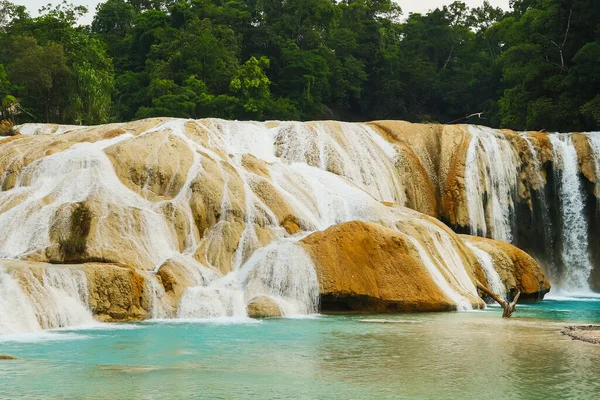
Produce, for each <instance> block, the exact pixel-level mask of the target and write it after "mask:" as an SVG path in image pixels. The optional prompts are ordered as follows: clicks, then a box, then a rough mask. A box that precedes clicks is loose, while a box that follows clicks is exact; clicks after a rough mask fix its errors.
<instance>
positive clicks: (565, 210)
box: [550, 134, 593, 291]
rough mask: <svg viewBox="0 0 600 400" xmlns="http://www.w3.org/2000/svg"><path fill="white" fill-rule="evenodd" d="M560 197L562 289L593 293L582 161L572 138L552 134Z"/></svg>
mask: <svg viewBox="0 0 600 400" xmlns="http://www.w3.org/2000/svg"><path fill="white" fill-rule="evenodd" d="M550 141H551V143H552V153H553V157H554V163H555V173H556V181H557V183H558V193H559V197H560V214H561V220H562V243H561V249H562V250H561V258H562V262H563V264H564V266H565V272H564V276H563V277H562V281H561V282H560V287H561V289H565V290H571V291H577V290H589V285H588V278H589V276H590V272H591V271H592V268H593V267H592V264H591V262H590V258H589V253H588V228H587V221H586V218H585V215H584V202H583V199H584V195H583V192H582V187H581V183H580V181H579V161H578V159H577V151H576V150H575V147H574V146H573V143H572V141H571V136H570V135H564V134H553V135H550Z"/></svg>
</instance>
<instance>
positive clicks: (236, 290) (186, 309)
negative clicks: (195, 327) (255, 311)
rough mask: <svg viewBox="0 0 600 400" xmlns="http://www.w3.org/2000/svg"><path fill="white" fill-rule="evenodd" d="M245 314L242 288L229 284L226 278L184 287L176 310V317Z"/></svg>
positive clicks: (193, 317) (213, 316)
mask: <svg viewBox="0 0 600 400" xmlns="http://www.w3.org/2000/svg"><path fill="white" fill-rule="evenodd" d="M236 286H237V287H236ZM246 316H247V314H246V303H244V292H243V290H242V288H241V287H239V286H238V285H235V286H233V287H231V286H229V285H228V284H227V280H225V282H223V281H221V280H219V281H216V282H214V283H213V284H211V285H209V286H207V287H202V286H197V287H192V288H188V289H186V291H185V293H184V295H183V297H182V299H181V302H180V304H179V309H178V312H177V317H178V318H186V319H189V318H191V319H198V318H219V317H246Z"/></svg>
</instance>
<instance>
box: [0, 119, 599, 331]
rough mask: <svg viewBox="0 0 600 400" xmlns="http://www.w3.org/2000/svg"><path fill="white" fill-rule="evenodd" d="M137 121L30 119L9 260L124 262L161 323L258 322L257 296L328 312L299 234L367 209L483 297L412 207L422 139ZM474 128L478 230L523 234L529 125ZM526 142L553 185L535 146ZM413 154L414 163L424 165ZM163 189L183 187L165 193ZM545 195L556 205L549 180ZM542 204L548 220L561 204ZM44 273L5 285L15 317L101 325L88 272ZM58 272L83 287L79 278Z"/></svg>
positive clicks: (11, 145) (355, 131)
mask: <svg viewBox="0 0 600 400" xmlns="http://www.w3.org/2000/svg"><path fill="white" fill-rule="evenodd" d="M135 124H136V125H131V124H120V125H118V126H111V128H110V129H116V130H117V131H118V132H116V133H110V132H108V131H109V128H103V127H91V128H84V127H78V128H74V127H60V128H56V127H52V128H50V127H45V126H25V127H23V128H22V129H23V133H29V134H31V135H34V136H29V137H27V138H26V139H27V141H26V140H25V139H22V138H17V139H15V140H13V141H10V142H3V144H2V149H1V151H0V168H1V171H0V187H2V188H3V190H1V191H0V226H2V228H3V229H2V230H0V258H8V259H24V260H36V261H45V262H65V261H69V262H71V261H73V262H85V261H90V260H99V259H100V260H106V261H107V262H108V261H110V262H114V263H118V262H123V263H124V264H127V265H129V266H131V267H134V268H136V269H137V270H138V271H140V272H141V274H142V275H144V274H145V276H147V283H146V284H147V286H146V288H145V293H146V294H147V295H148V297H149V303H150V310H149V311H150V314H151V316H152V317H153V318H161V319H162V318H175V317H179V318H215V317H217V318H218V317H244V316H246V305H247V304H248V303H249V302H250V301H252V299H255V298H257V297H260V296H266V297H269V298H270V299H272V300H273V301H274V302H275V303H277V304H278V305H279V307H280V309H281V311H282V313H283V315H284V316H291V315H298V314H311V313H315V312H318V310H319V303H318V302H319V287H318V280H317V274H316V271H315V266H314V265H313V262H312V260H311V258H310V256H309V255H308V254H307V253H306V251H305V250H304V248H303V247H302V245H301V244H299V243H297V241H298V240H300V239H301V238H303V237H305V236H306V235H309V234H310V233H312V232H316V231H322V230H325V229H327V228H329V227H331V226H332V225H335V224H339V223H343V222H349V221H354V220H359V221H366V222H374V223H378V224H380V225H382V226H385V227H387V228H390V229H398V230H401V231H402V232H403V234H406V235H407V236H408V237H409V240H410V242H411V243H412V245H414V248H415V249H416V251H415V253H418V254H419V256H420V257H421V259H422V261H423V263H424V264H425V266H426V267H427V270H428V271H429V273H430V275H431V277H432V280H433V281H434V282H435V283H436V284H437V285H438V287H439V288H440V291H441V292H443V293H444V294H445V295H446V297H447V298H448V299H450V300H451V301H453V302H455V303H456V304H457V307H458V308H459V309H469V308H471V306H472V303H473V299H474V298H475V297H476V290H475V288H474V286H473V284H472V282H471V279H470V277H469V275H468V273H467V268H466V266H465V265H464V263H465V261H464V260H463V259H464V257H463V256H462V255H461V251H462V250H461V247H462V246H459V243H457V242H456V239H455V238H454V237H453V236H451V234H450V233H449V232H448V231H447V228H446V227H443V226H442V225H441V224H438V223H437V222H435V221H434V220H432V219H427V218H424V217H423V215H422V214H419V213H417V212H413V211H410V210H407V209H404V208H402V207H398V205H402V204H405V203H407V199H412V197H408V195H409V194H410V195H411V196H418V195H419V194H420V193H418V192H415V193H413V192H411V190H415V191H418V190H421V189H418V188H416V189H415V187H417V186H419V185H412V182H406V181H405V179H407V178H406V177H404V176H402V174H400V173H399V172H398V168H397V167H396V166H397V165H405V164H406V165H408V162H407V163H404V161H407V160H402V159H400V157H402V154H408V152H407V151H400V149H401V147H399V146H400V145H401V146H409V147H410V146H411V145H410V142H411V140H407V141H405V142H402V143H401V144H399V143H397V142H394V140H396V139H393V136H394V135H390V136H389V137H388V136H387V135H384V134H383V133H380V132H379V131H377V130H376V129H374V128H373V127H371V126H370V125H368V124H351V123H341V122H332V121H320V122H307V123H302V122H278V121H271V122H265V123H261V122H240V121H224V120H218V119H206V120H199V121H192V120H181V119H172V120H167V121H165V120H160V121H158V120H154V121H141V122H139V123H135ZM117 128H119V129H121V130H119V129H117ZM467 131H468V132H467V135H470V136H471V140H470V143H469V145H468V148H467V150H466V154H460V155H459V157H462V156H465V159H462V158H461V162H463V160H466V166H465V170H464V193H461V194H460V198H461V199H464V200H465V203H463V205H466V207H467V208H466V209H465V211H466V212H467V214H468V218H469V223H470V227H471V231H472V233H474V234H479V235H483V236H489V237H491V238H495V239H500V240H504V241H515V240H516V237H515V236H516V233H517V232H516V229H515V214H516V213H515V204H516V201H517V199H516V196H517V192H518V190H517V189H518V185H519V184H520V182H519V173H520V172H521V161H520V158H519V156H518V152H517V151H516V149H515V144H514V143H515V141H514V140H513V139H514V135H513V136H511V135H508V134H505V132H502V131H498V130H492V129H488V128H483V127H476V126H469V127H467ZM111 132H112V131H111ZM432 132H433V131H432ZM457 132H459V133H458V134H461V135H462V134H463V133H464V132H460V130H459V129H457ZM109 133H110V134H109ZM590 137H591V136H590ZM445 139H446V138H445V137H444V138H442V139H441V140H445ZM34 140H37V141H34ZM452 140H453V139H452ZM461 140H462V138H461ZM525 140H526V141H527V145H528V147H529V149H530V152H531V156H532V159H533V161H532V162H533V168H534V169H535V170H536V172H538V175H537V178H536V179H538V180H539V182H538V184H539V187H540V188H541V187H543V185H544V183H543V182H542V176H540V175H539V172H540V168H541V167H540V165H539V163H538V160H537V155H536V154H535V148H534V147H533V145H532V144H531V143H530V142H529V140H528V138H525ZM552 140H553V141H557V140H558V142H559V143H558V145H556V146H555V152H556V153H557V155H556V158H557V159H559V158H560V160H562V161H560V163H562V164H564V167H563V168H562V169H563V173H562V174H559V175H560V178H561V181H560V185H559V186H560V187H559V192H560V195H561V213H563V214H564V215H563V220H564V222H565V228H564V229H563V233H565V235H566V234H567V233H570V234H572V235H573V236H574V237H570V236H569V235H567V236H569V237H566V238H564V240H563V242H564V244H565V245H564V246H563V253H564V254H563V255H562V256H563V261H564V262H565V265H568V268H569V270H573V277H572V278H571V279H570V281H571V284H572V286H573V287H577V286H578V285H580V284H581V283H582V282H584V279H583V278H580V277H579V275H581V276H584V275H585V277H586V278H587V276H588V275H589V270H590V268H591V265H590V263H589V260H587V264H585V262H584V261H585V258H586V257H585V255H586V254H587V253H586V251H587V247H585V245H583V244H581V243H578V242H579V241H580V240H579V239H587V237H580V236H578V233H576V231H578V230H579V231H581V230H582V229H583V228H582V227H585V220H583V224H581V223H580V222H581V219H583V200H582V198H583V197H582V194H581V188H580V187H579V186H578V183H577V182H578V181H577V179H574V178H577V173H578V167H577V160H576V154H575V153H574V149H573V146H572V145H570V144H569V145H568V146H567V145H566V144H564V143H563V141H564V140H563V139H562V138H559V137H558V136H556V137H554V136H553V139H552ZM398 141H401V140H398ZM25 142H26V143H25ZM432 142H434V141H432ZM590 143H592V144H593V140H590ZM521 144H522V142H521ZM561 144H564V146H566V147H565V149H564V151H563V150H561V147H560V146H561ZM436 146H437V145H430V144H429V143H428V144H427V145H425V146H422V148H420V151H431V152H433V151H436ZM38 147H39V149H38ZM32 148H33V149H34V150H36V151H35V152H32V151H31V150H32ZM402 148H403V147H402ZM425 148H426V149H425ZM595 148H596V149H600V147H598V146H596V147H595ZM40 149H43V152H42V150H40ZM115 149H116V150H115ZM424 149H425V150H424ZM5 150H6V151H5ZM138 150H139V152H140V154H142V155H141V156H139V154H137V153H138ZM413 150H415V149H413ZM9 151H10V152H9ZM161 151H164V154H163V153H160V152H161ZM184 153H185V154H184ZM567 153H568V154H567ZM573 156H574V157H575V158H573ZM428 157H430V158H435V157H437V155H436V154H429V155H428ZM561 157H562V158H561ZM569 157H570V158H569ZM410 162H411V163H413V164H410V165H414V162H415V160H413V159H411V161H410ZM557 162H558V161H557ZM442 164H443V163H441V162H440V168H442ZM562 164H561V165H562ZM567 164H568V165H567ZM597 166H598V165H597ZM599 168H600V167H599ZM438 172H439V174H433V175H436V177H432V179H431V182H432V183H433V184H439V185H443V184H444V183H443V182H436V181H435V180H436V179H437V176H438V175H439V176H440V177H443V176H447V175H448V171H438ZM461 174H462V171H459V172H458V173H457V176H458V177H459V178H460V175H461ZM434 178H435V179H434ZM441 179H442V178H440V180H441ZM428 182H429V181H428ZM428 182H427V183H428ZM407 183H411V184H410V185H409V184H407ZM573 185H577V186H573ZM159 186H160V187H159ZM156 187H159V190H158V191H159V192H160V191H161V190H163V189H164V190H163V191H164V192H168V193H166V194H165V193H162V192H160V193H155V191H156V190H157V189H156ZM573 189H574V190H573ZM434 192H436V190H431V193H434ZM539 192H540V198H541V202H542V204H543V203H545V199H544V198H543V190H540V191H539ZM569 193H570V194H572V196H568V194H569ZM382 202H392V203H394V204H395V205H394V206H389V205H388V204H387V203H386V204H382ZM81 204H84V205H86V206H87V207H89V208H90V212H91V213H92V214H93V217H94V218H93V221H92V223H91V224H90V225H91V228H90V233H89V237H87V238H85V257H81V258H82V259H74V260H63V259H61V258H60V255H61V254H60V247H61V243H62V242H64V241H65V240H66V239H68V238H65V237H64V236H65V235H66V234H69V233H71V231H72V227H71V225H72V221H73V209H74V208H75V207H77V206H79V205H81ZM542 208H543V210H542V219H544V220H545V218H546V217H547V216H546V214H547V210H546V208H547V207H546V206H543V207H542ZM461 211H462V210H461ZM534 211H536V210H534ZM290 221H291V222H290ZM287 222H290V224H289V226H288V225H285V223H287ZM403 225H405V226H406V228H407V229H402V226H403ZM545 225H548V226H549V224H545ZM290 226H291V228H290ZM415 227H418V229H417V228H415ZM413 228H414V229H413ZM406 232H411V234H410V235H408V233H406ZM583 243H587V241H586V240H583ZM569 245H570V246H569ZM578 246H579V247H578ZM476 253H477V252H476ZM582 255H584V256H582ZM51 257H53V258H52V259H51ZM478 258H479V259H480V262H481V263H482V266H483V267H484V269H486V270H487V272H486V274H491V273H492V270H491V269H490V264H489V263H488V261H490V260H489V259H487V258H486V257H485V255H484V254H483V253H482V252H478ZM167 262H174V263H177V264H178V266H177V269H176V271H175V272H176V273H181V275H184V276H185V277H186V279H187V281H186V284H191V285H192V287H189V288H187V289H186V290H185V291H183V296H182V297H181V299H180V300H179V304H178V305H177V306H178V307H177V309H176V310H175V309H174V306H175V305H173V304H171V303H168V302H167V300H169V301H172V299H171V297H170V296H172V294H171V293H166V291H165V288H164V287H163V286H162V285H161V283H160V281H159V280H158V279H157V278H156V276H155V274H157V273H158V272H159V271H160V268H162V267H163V266H164V265H165V263H167ZM486 263H487V264H486ZM492 267H493V266H492ZM44 268H45V269H47V270H48V271H49V272H44V273H43V274H42V275H40V273H37V272H36V274H37V275H36V274H32V275H31V276H29V277H28V278H27V279H26V281H27V282H29V283H28V284H27V285H24V284H23V278H22V275H23V274H25V272H23V273H22V274H19V278H18V279H17V278H16V274H15V272H14V271H12V270H11V273H10V274H9V273H7V272H4V273H2V275H1V276H2V281H1V287H2V288H1V289H0V290H2V291H3V293H7V294H2V295H1V297H0V310H3V311H0V312H2V313H4V315H5V316H6V318H5V319H4V320H6V321H8V314H7V313H8V311H6V310H10V309H15V310H16V309H17V308H16V307H15V305H14V304H13V305H11V304H12V303H13V300H12V299H26V301H22V300H19V301H18V304H20V306H19V307H21V311H19V313H20V314H22V315H24V316H33V317H31V318H30V317H24V319H23V321H22V323H23V324H24V325H22V326H21V327H19V328H18V329H20V330H32V329H43V328H47V327H56V326H65V325H69V324H79V323H81V321H89V318H91V317H90V313H89V311H88V307H87V305H86V302H85V299H86V298H87V297H86V295H85V294H86V291H87V289H85V288H84V287H83V286H82V285H83V283H82V282H83V281H81V280H80V278H81V277H78V276H79V275H77V274H78V273H76V269H75V268H68V267H62V266H61V267H60V268H59V267H48V268H46V267H44ZM63 269H64V270H65V271H69V272H65V273H66V274H67V275H65V276H59V275H58V272H56V271H59V270H63ZM575 271H580V273H575ZM47 274H50V275H47ZM51 275H52V276H51ZM40 277H41V278H40ZM73 279H75V280H73ZM58 281H64V282H65V285H66V284H67V283H68V282H71V283H69V284H68V285H67V286H68V287H67V286H64V285H63V286H61V285H60V284H58ZM488 281H490V282H491V284H492V283H493V281H494V277H493V276H491V275H489V276H488ZM36 282H37V283H36ZM74 282H75V283H74ZM496 283H497V282H496ZM498 288H499V286H498ZM8 293H10V295H8ZM180 294H181V292H178V293H177V296H179V295H180ZM15 301H16V300H15ZM7 302H8V303H7ZM9 303H10V304H9ZM42 303H44V304H47V306H41V305H40V304H42ZM0 315H2V314H0ZM33 321H36V322H35V323H33ZM0 323H2V322H0ZM13 325H15V326H16V325H17V324H16V323H14V324H13ZM0 326H2V325H0ZM3 328H4V327H3Z"/></svg>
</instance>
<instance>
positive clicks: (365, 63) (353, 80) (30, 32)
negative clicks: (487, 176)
mask: <svg viewBox="0 0 600 400" xmlns="http://www.w3.org/2000/svg"><path fill="white" fill-rule="evenodd" d="M401 3H402V2H400V4H401ZM85 12H86V10H85V8H83V7H80V6H75V5H72V4H70V3H66V2H65V3H62V4H61V5H59V6H57V7H55V8H45V9H43V10H42V12H41V13H40V15H39V16H37V17H32V16H30V15H29V14H28V13H27V11H26V9H25V8H24V7H22V6H17V5H15V4H12V3H11V2H10V1H7V0H0V47H1V48H2V49H3V51H2V52H0V119H4V118H10V119H13V120H16V121H17V122H27V121H37V122H56V123H69V124H99V123H106V122H110V121H124V120H132V119H135V118H144V117H151V116H173V117H183V118H200V117H221V118H232V119H233V118H235V119H254V120H265V119H298V120H309V119H340V120H350V121H356V120H374V119H404V120H408V121H413V122H439V123H449V122H453V121H461V122H462V121H469V122H477V123H482V124H485V125H489V126H494V127H506V128H512V129H518V130H541V129H546V130H560V131H583V130H599V128H600V68H598V65H600V2H598V1H597V0H512V1H511V8H510V10H506V11H504V10H502V9H499V8H494V7H492V6H491V5H490V4H489V3H488V2H487V1H486V2H484V4H483V5H482V6H481V7H477V8H469V7H467V6H466V4H465V3H463V2H460V1H456V2H454V3H452V4H451V5H449V6H444V7H440V8H437V9H435V10H432V11H430V12H428V13H427V14H416V13H411V14H410V15H408V16H405V15H403V14H402V10H401V9H400V7H399V6H398V5H397V3H395V2H393V1H391V0H341V1H335V0H107V1H105V2H104V3H101V4H100V5H99V6H98V7H97V9H96V13H95V16H94V19H93V22H92V24H91V25H90V26H81V25H78V23H77V21H78V19H79V17H80V16H81V15H82V14H83V13H85ZM481 112H482V113H483V114H481V115H480V117H482V118H483V119H479V118H476V120H475V121H474V120H472V119H471V120H469V119H465V117H466V116H467V115H470V114H475V113H477V114H478V113H481Z"/></svg>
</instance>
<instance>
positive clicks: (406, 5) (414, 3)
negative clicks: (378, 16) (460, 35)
mask: <svg viewBox="0 0 600 400" xmlns="http://www.w3.org/2000/svg"><path fill="white" fill-rule="evenodd" d="M69 1H71V2H72V3H74V4H77V5H84V6H86V7H87V8H88V10H89V11H90V12H89V13H88V15H86V16H85V17H83V18H82V19H81V21H80V22H81V23H82V24H89V23H91V22H92V18H93V15H94V10H95V9H96V5H98V3H101V2H103V1H102V0H69ZM453 1H454V0H396V2H397V3H398V4H400V7H402V11H403V12H404V15H408V14H409V13H411V12H419V13H424V12H427V11H429V10H431V9H434V8H436V7H440V6H443V5H447V4H450V3H452V2H453ZM463 1H464V2H465V3H467V5H469V6H471V7H478V6H480V5H481V4H483V0H463ZM488 1H489V2H490V4H492V5H493V6H496V7H502V8H504V9H505V10H507V9H508V1H509V0H488ZM12 2H13V3H16V4H23V5H26V6H27V8H28V9H29V12H30V13H31V14H32V15H37V10H39V9H40V8H41V7H42V6H44V5H46V4H48V3H52V4H57V3H60V2H61V1H57V0H12Z"/></svg>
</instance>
